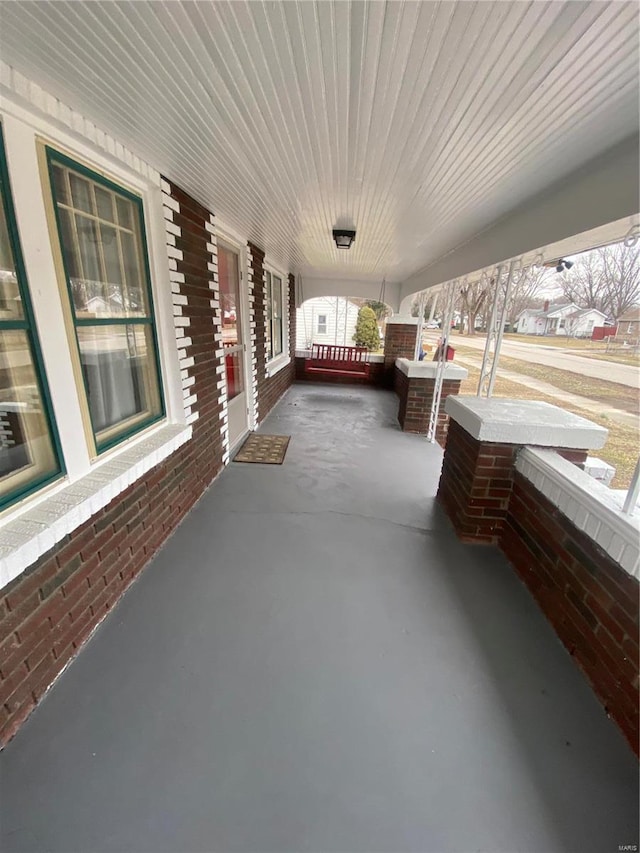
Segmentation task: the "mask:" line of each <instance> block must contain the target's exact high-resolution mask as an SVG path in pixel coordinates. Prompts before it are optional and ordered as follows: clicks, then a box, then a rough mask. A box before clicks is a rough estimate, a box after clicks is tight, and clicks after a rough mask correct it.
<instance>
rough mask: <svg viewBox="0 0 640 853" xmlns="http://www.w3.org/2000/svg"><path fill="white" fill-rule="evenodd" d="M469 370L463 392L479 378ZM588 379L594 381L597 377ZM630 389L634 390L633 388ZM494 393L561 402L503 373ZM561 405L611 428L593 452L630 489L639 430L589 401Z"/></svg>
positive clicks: (470, 389) (474, 386)
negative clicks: (578, 404) (590, 406)
mask: <svg viewBox="0 0 640 853" xmlns="http://www.w3.org/2000/svg"><path fill="white" fill-rule="evenodd" d="M473 352H474V354H477V353H476V352H475V351H473ZM503 360H504V359H503V358H501V359H500V363H501V364H502V362H503ZM509 361H513V362H514V363H516V364H518V365H519V366H520V365H524V366H525V367H531V365H528V364H527V363H525V362H522V361H518V360H517V359H509ZM505 367H506V365H505ZM467 369H468V371H469V377H468V378H467V379H465V381H464V382H462V384H461V386H460V393H461V394H475V393H476V390H477V387H478V380H479V378H480V371H479V370H478V369H477V368H475V367H468V368H467ZM508 369H509V370H511V369H512V368H511V366H509V368H508ZM547 370H548V368H545V372H546V371H547ZM556 372H557V373H562V374H565V375H573V374H567V373H565V371H562V370H558V371H556ZM578 378H580V377H578ZM546 381H548V382H551V381H552V380H551V379H550V378H548V373H547V376H546ZM589 381H592V382H595V381H596V380H589ZM553 384H554V385H555V384H556V383H555V381H553ZM603 384H604V385H608V384H609V383H606V382H605V383H603ZM611 384H615V383H611ZM629 390H630V391H631V390H632V389H629ZM493 393H494V396H495V397H511V398H515V399H519V400H542V401H543V402H545V403H551V404H552V405H554V406H557V405H558V401H557V400H556V399H555V398H553V397H549V396H547V395H545V394H541V393H540V392H539V391H534V390H533V389H530V388H527V387H526V386H525V385H520V384H519V383H517V382H511V381H509V380H508V379H502V378H501V377H500V375H498V376H497V378H496V383H495V386H494V392H493ZM574 393H576V394H577V393H579V392H578V391H575V392H574ZM636 406H637V395H636ZM562 408H563V409H566V410H567V411H569V412H573V413H574V414H576V415H581V416H582V417H585V418H588V419H589V420H591V421H593V422H594V423H597V424H600V426H603V427H606V428H607V429H608V430H609V436H608V438H607V442H606V444H605V446H604V447H603V448H602V450H597V451H594V452H593V455H594V456H598V457H599V458H600V459H604V461H605V462H608V463H609V464H610V465H613V466H614V468H615V469H616V476H615V479H614V481H613V483H612V484H611V485H612V487H613V488H614V489H626V488H628V487H629V484H630V482H631V476H632V474H633V471H634V468H635V465H636V462H637V460H638V452H639V435H638V429H637V428H634V427H629V426H624V425H623V424H620V423H617V422H614V421H612V420H610V419H609V418H607V417H606V416H605V415H599V414H598V412H597V409H595V408H589V407H588V404H586V405H585V407H584V408H582V407H579V406H573V405H569V404H565V405H563V406H562Z"/></svg>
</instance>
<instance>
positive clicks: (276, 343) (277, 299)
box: [272, 275, 282, 356]
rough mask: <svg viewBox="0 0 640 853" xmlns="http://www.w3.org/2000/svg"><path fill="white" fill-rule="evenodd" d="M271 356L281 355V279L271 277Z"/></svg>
mask: <svg viewBox="0 0 640 853" xmlns="http://www.w3.org/2000/svg"><path fill="white" fill-rule="evenodd" d="M272 326H273V354H274V356H275V355H280V354H281V353H282V279H281V278H278V277H277V276H275V275H274V277H273V324H272Z"/></svg>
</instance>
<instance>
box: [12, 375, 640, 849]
mask: <svg viewBox="0 0 640 853" xmlns="http://www.w3.org/2000/svg"><path fill="white" fill-rule="evenodd" d="M396 408H397V402H396V398H395V396H394V395H393V394H391V393H386V392H381V391H376V390H373V389H367V388H349V387H330V386H323V385H296V386H294V388H293V389H292V390H291V391H290V392H289V393H288V395H287V396H286V397H285V398H284V400H283V401H282V402H281V403H280V404H279V406H278V407H277V408H276V410H275V411H274V413H273V414H272V415H271V416H270V418H269V419H268V421H267V422H266V423H265V425H264V427H263V429H262V431H263V432H276V433H283V434H291V435H292V439H291V443H290V446H289V450H288V453H287V458H286V461H285V464H284V465H283V466H282V467H279V466H260V465H241V464H239V463H238V464H237V463H234V464H231V465H230V466H229V467H228V468H227V469H226V470H225V471H224V472H223V474H222V475H221V476H220V478H219V479H218V480H217V482H216V483H215V484H214V485H213V487H212V488H211V489H210V490H209V492H208V493H207V494H206V495H205V496H204V498H203V499H202V500H201V501H200V503H199V504H198V506H197V507H196V508H195V510H194V511H193V512H192V513H191V514H190V515H189V516H188V517H187V519H186V520H185V521H184V523H183V524H182V526H181V527H180V528H179V529H178V531H177V533H176V534H175V535H174V536H173V537H172V538H171V539H170V541H169V542H168V543H167V545H166V546H165V547H164V548H163V550H162V551H161V552H160V554H159V555H158V556H157V557H156V559H155V560H154V561H153V564H152V565H151V566H149V567H148V568H147V570H146V571H145V572H144V573H143V575H142V576H141V578H140V579H139V581H138V582H137V583H136V584H135V585H134V587H133V588H132V589H131V590H130V591H129V592H128V593H127V594H126V595H125V597H124V599H123V600H122V602H121V603H120V604H119V605H118V607H117V608H116V609H115V611H114V612H113V613H112V614H111V615H110V616H109V617H108V619H107V620H106V621H105V622H104V623H103V625H102V626H101V627H100V629H99V630H98V632H97V633H96V634H95V636H94V637H93V638H92V640H91V641H90V642H89V644H88V646H87V647H86V648H85V649H84V650H83V652H82V653H81V654H80V656H79V657H78V659H77V660H76V661H75V662H74V663H73V664H72V665H71V667H70V668H69V669H68V671H67V672H66V673H64V675H63V676H62V678H61V679H60V680H59V681H58V683H57V684H56V685H55V687H54V688H53V689H52V690H51V691H50V693H49V695H48V696H47V697H46V698H45V700H44V702H43V703H42V705H41V706H40V707H39V708H38V709H37V710H36V711H35V712H34V714H33V715H32V717H31V718H30V720H29V721H28V722H27V724H26V725H25V726H24V728H23V729H22V731H21V732H20V733H19V734H18V736H17V737H16V738H15V739H14V740H13V741H12V742H11V743H10V744H9V746H8V747H7V748H6V749H5V750H4V752H3V753H2V755H1V756H0V766H1V771H2V790H1V803H2V805H1V809H2V822H1V830H0V849H2V850H4V851H11V853H18V851H27V850H28V851H39V853H40V851H64V853H71V851H82V853H93V851H131V853H146V851H149V853H161V851H169V852H170V853H187V851H188V852H189V853H195V851H207V853H209V851H211V853H213V851H215V853H225V851H255V853H268V851H269V852H271V851H272V853H288V851H291V853H297V851H317V853H320V851H336V853H337V852H338V851H340V853H347V851H349V853H375V851H385V852H386V853H391V851H394V853H400V851H414V853H444V851H455V852H456V853H466V851H505V853H516V851H526V853H538V851H539V853H547V851H576V853H577V851H598V853H601V851H616V850H617V849H618V845H622V844H634V843H637V842H638V837H637V797H638V783H637V765H636V761H635V758H634V756H633V755H632V753H631V751H630V750H629V748H628V746H627V745H626V743H625V742H624V740H623V738H622V736H621V735H620V734H619V733H618V731H617V729H616V728H615V726H614V725H613V724H612V723H611V722H610V721H609V720H608V719H607V718H606V716H605V714H604V711H603V709H602V708H601V706H600V705H599V704H598V702H597V701H596V699H595V698H594V696H593V695H592V693H591V691H590V689H589V687H588V686H587V684H586V683H585V682H584V680H583V678H582V676H581V675H580V674H579V672H578V671H577V670H576V669H575V667H574V665H573V663H572V661H571V659H570V658H569V656H568V655H567V653H566V652H565V650H564V649H563V647H562V646H561V645H560V643H559V641H558V640H557V639H556V637H555V635H554V633H553V632H552V630H551V628H550V627H549V626H548V624H547V623H546V621H545V619H544V617H543V616H542V615H541V614H540V613H539V611H538V610H537V608H536V605H535V603H534V602H533V600H532V599H531V598H530V596H529V594H528V592H527V591H526V589H525V588H524V587H523V586H522V585H521V583H520V581H519V580H518V579H517V577H516V575H515V573H514V572H513V571H512V570H511V569H510V567H509V566H508V564H507V563H506V561H505V560H504V559H503V558H502V556H501V555H500V554H499V553H498V552H497V551H495V550H493V549H486V548H474V547H469V546H463V545H461V544H460V543H459V542H458V541H457V540H456V539H455V537H454V535H453V533H452V531H451V529H450V528H449V526H448V522H447V521H446V520H445V519H444V517H443V516H442V515H441V514H440V511H439V509H438V508H437V507H436V506H435V505H434V499H433V496H434V494H435V490H436V487H437V480H438V475H439V468H440V461H441V451H440V450H439V448H437V447H434V446H430V445H428V444H427V442H426V441H425V440H424V439H422V438H419V437H416V436H411V435H406V434H403V433H401V432H400V431H399V429H398V427H397V423H396V418H395V415H396Z"/></svg>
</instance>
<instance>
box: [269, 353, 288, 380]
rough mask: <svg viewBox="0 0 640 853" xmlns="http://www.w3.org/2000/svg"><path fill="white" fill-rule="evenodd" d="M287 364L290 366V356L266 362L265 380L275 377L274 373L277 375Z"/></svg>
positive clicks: (281, 356) (282, 356)
mask: <svg viewBox="0 0 640 853" xmlns="http://www.w3.org/2000/svg"><path fill="white" fill-rule="evenodd" d="M288 364H291V356H289V355H286V354H285V355H279V356H278V357H277V358H274V359H272V360H271V361H269V362H267V378H269V379H270V378H271V377H272V376H275V375H276V373H279V372H280V371H281V370H282V368H283V367H286V366H287V365H288Z"/></svg>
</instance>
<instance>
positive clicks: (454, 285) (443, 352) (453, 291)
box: [427, 279, 458, 444]
mask: <svg viewBox="0 0 640 853" xmlns="http://www.w3.org/2000/svg"><path fill="white" fill-rule="evenodd" d="M442 293H443V295H446V301H445V307H444V313H443V317H442V335H441V337H440V348H439V351H438V369H437V371H436V378H435V383H434V388H433V402H432V404H431V413H430V415H429V430H428V432H427V439H428V440H429V441H430V442H431V443H432V444H433V442H435V440H436V428H437V426H438V412H439V411H440V399H441V397H442V384H443V382H444V372H445V368H446V366H447V351H448V349H449V334H450V332H451V320H452V318H453V309H454V307H455V304H456V298H457V296H458V281H457V279H456V281H451V282H449V284H446V285H444V287H443V288H442Z"/></svg>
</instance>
